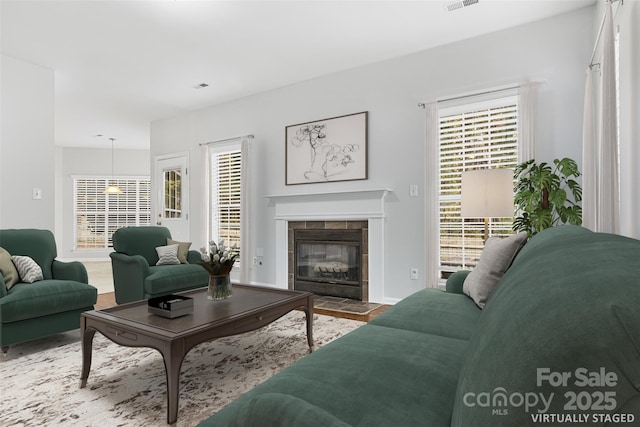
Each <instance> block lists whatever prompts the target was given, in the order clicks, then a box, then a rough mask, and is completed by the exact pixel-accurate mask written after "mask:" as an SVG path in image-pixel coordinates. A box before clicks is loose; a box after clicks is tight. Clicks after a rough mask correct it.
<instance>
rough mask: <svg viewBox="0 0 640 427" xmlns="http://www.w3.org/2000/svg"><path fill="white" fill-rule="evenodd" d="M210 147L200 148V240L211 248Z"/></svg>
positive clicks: (203, 146) (203, 244) (205, 145)
mask: <svg viewBox="0 0 640 427" xmlns="http://www.w3.org/2000/svg"><path fill="white" fill-rule="evenodd" d="M209 157H210V156H209V145H207V144H203V145H201V146H200V171H201V173H200V203H202V205H201V207H200V209H201V212H202V214H201V215H200V238H201V239H202V242H203V243H202V246H206V247H209V236H210V235H211V233H209V231H210V230H209V224H211V217H210V216H209V215H210V211H211V200H210V199H209V197H210V193H211V189H210V187H209V185H210V182H211V181H210V175H209V174H210V172H211V171H210V164H209V161H210V160H209Z"/></svg>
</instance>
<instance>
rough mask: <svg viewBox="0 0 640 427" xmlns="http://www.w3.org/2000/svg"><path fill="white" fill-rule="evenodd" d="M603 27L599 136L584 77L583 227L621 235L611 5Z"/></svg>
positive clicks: (589, 86)
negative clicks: (595, 128)
mask: <svg viewBox="0 0 640 427" xmlns="http://www.w3.org/2000/svg"><path fill="white" fill-rule="evenodd" d="M605 7H606V9H605V15H604V20H603V25H602V36H603V38H602V59H601V61H600V70H601V76H602V81H601V87H602V93H601V105H600V108H599V110H598V118H597V121H598V124H599V132H598V133H597V135H596V133H595V132H594V130H593V129H594V124H595V121H594V120H593V95H592V91H593V81H592V79H593V77H592V75H591V72H590V71H588V73H587V81H586V84H585V106H584V122H583V136H582V161H583V176H582V186H583V202H582V224H583V225H584V226H585V227H587V228H589V229H591V230H593V231H600V232H605V233H619V232H620V189H619V179H620V173H619V170H618V126H617V120H618V117H617V115H618V114H617V105H616V75H615V73H616V71H615V67H616V66H615V45H614V43H615V41H614V33H613V13H612V8H611V3H607V5H606V6H605Z"/></svg>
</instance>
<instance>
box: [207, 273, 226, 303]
mask: <svg viewBox="0 0 640 427" xmlns="http://www.w3.org/2000/svg"><path fill="white" fill-rule="evenodd" d="M230 296H231V278H230V277H229V275H228V274H223V275H221V276H211V275H210V276H209V287H208V288H207V298H208V299H210V300H222V299H227V298H229V297H230Z"/></svg>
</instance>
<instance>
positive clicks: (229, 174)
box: [210, 143, 242, 252]
mask: <svg viewBox="0 0 640 427" xmlns="http://www.w3.org/2000/svg"><path fill="white" fill-rule="evenodd" d="M210 164H211V180H212V182H211V191H212V193H211V204H212V206H211V234H212V235H211V238H212V239H213V240H215V241H219V240H220V239H224V241H225V246H231V245H233V244H234V243H235V244H236V245H237V247H238V252H240V219H241V218H240V190H241V186H240V185H241V172H242V152H241V150H240V144H239V143H238V144H233V145H232V146H229V145H227V146H224V147H219V148H213V149H211V162H210Z"/></svg>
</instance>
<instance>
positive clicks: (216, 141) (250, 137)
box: [198, 133, 255, 147]
mask: <svg viewBox="0 0 640 427" xmlns="http://www.w3.org/2000/svg"><path fill="white" fill-rule="evenodd" d="M254 136H255V135H254V134H252V133H248V134H246V135H240V136H234V137H233V138H224V139H218V140H215V141H209V142H201V143H200V144H198V145H199V146H201V147H202V146H203V145H209V144H217V143H218V142H227V141H233V140H234V139H240V138H249V139H253V138H254Z"/></svg>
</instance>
